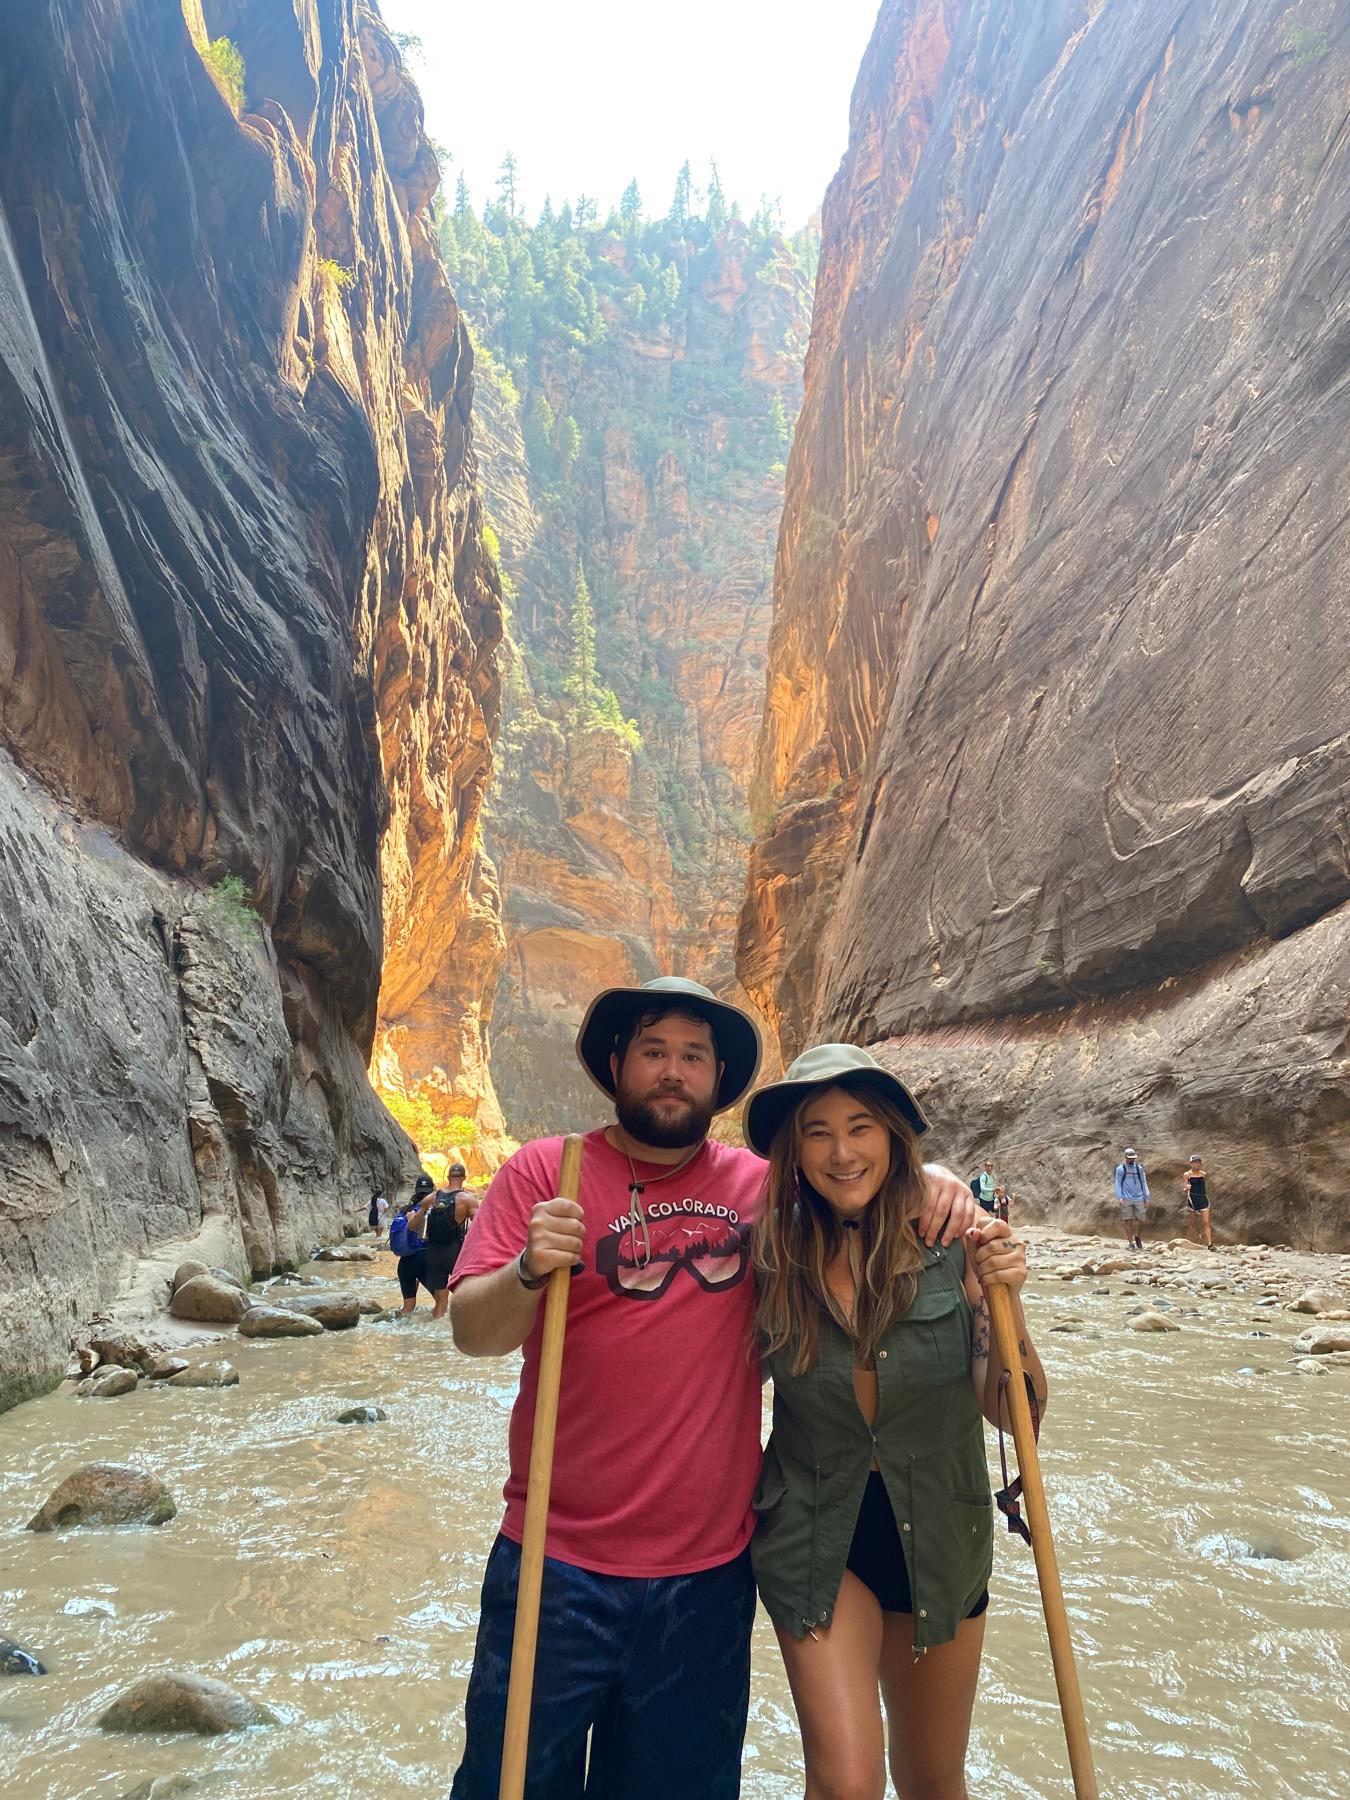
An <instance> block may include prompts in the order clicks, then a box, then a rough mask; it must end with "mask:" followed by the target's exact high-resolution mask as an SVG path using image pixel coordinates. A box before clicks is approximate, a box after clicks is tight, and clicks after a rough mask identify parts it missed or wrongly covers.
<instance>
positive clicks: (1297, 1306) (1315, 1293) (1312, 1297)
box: [1289, 1287, 1346, 1313]
mask: <svg viewBox="0 0 1350 1800" xmlns="http://www.w3.org/2000/svg"><path fill="white" fill-rule="evenodd" d="M1345 1301H1346V1296H1345V1295H1344V1294H1341V1293H1338V1292H1337V1291H1336V1289H1335V1288H1328V1287H1320V1288H1309V1289H1308V1291H1307V1293H1306V1294H1300V1295H1299V1297H1298V1299H1297V1300H1295V1301H1294V1303H1293V1305H1292V1306H1291V1307H1290V1308H1289V1310H1290V1312H1298V1313H1340V1312H1343V1311H1344V1310H1345Z"/></svg>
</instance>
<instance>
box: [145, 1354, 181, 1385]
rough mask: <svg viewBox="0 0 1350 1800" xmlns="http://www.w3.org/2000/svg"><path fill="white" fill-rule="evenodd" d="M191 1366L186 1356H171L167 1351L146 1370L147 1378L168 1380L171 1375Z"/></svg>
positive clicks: (149, 1379)
mask: <svg viewBox="0 0 1350 1800" xmlns="http://www.w3.org/2000/svg"><path fill="white" fill-rule="evenodd" d="M191 1367H192V1364H191V1363H190V1362H189V1361H188V1359H187V1357H186V1356H170V1355H169V1354H168V1352H167V1351H166V1352H164V1354H163V1355H160V1356H157V1357H156V1358H155V1359H154V1361H153V1362H152V1363H151V1364H150V1367H149V1368H148V1369H147V1370H146V1371H145V1378H146V1380H147V1381H167V1380H168V1379H169V1377H170V1376H171V1375H177V1374H179V1373H180V1372H181V1371H182V1370H183V1369H190V1368H191Z"/></svg>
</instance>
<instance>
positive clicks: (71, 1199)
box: [0, 0, 500, 1400]
mask: <svg viewBox="0 0 1350 1800" xmlns="http://www.w3.org/2000/svg"><path fill="white" fill-rule="evenodd" d="M221 37H228V38H229V39H231V40H232V41H233V43H234V45H235V46H236V48H237V50H238V51H239V53H240V54H241V56H242V58H243V64H244V71H245V73H244V87H243V96H242V104H240V105H239V109H238V113H236V108H235V105H234V104H232V103H231V101H230V100H229V99H228V98H227V97H226V95H225V93H224V92H222V90H221V89H220V88H218V86H217V85H216V81H215V80H214V79H213V76H212V74H211V72H210V71H209V70H208V67H207V65H206V62H205V60H204V54H203V53H204V51H205V46H206V44H207V40H208V38H210V39H217V38H221ZM236 98H237V97H236ZM420 121H421V109H420V103H419V102H418V100H417V97H416V95H415V93H414V92H413V91H412V89H411V88H410V87H409V86H408V84H407V83H406V81H405V80H404V79H403V76H402V75H401V73H400V71H399V67H398V61H397V57H396V56H395V54H394V52H393V50H392V47H391V46H390V44H389V42H388V40H387V38H386V36H385V34H384V31H383V27H382V26H381V25H380V23H379V21H378V18H377V17H376V16H375V14H374V13H373V12H371V11H368V10H367V9H366V8H364V7H361V6H358V5H356V4H354V3H353V0H296V3H295V4H291V3H290V0H286V3H284V4H283V0H250V4H247V5H244V4H235V5H228V4H220V5H212V6H209V7H208V8H207V9H206V13H205V16H204V17H203V16H202V13H201V12H200V11H199V10H198V9H197V8H196V7H195V6H194V5H188V6H187V8H186V16H185V14H184V12H180V10H179V9H178V7H176V6H173V5H165V4H155V3H152V0H122V3H120V4H118V5H111V4H103V3H96V4H86V3H85V0H79V3H76V0H69V3H68V4H67V3H64V0H52V4H50V5H45V6H41V7H29V8H19V9H17V10H16V11H15V13H14V15H13V17H12V18H11V19H10V20H9V22H8V39H7V44H6V54H5V56H4V58H3V62H2V64H0V132H2V133H3V146H2V148H0V208H2V210H3V217H2V218H0V392H2V394H3V402H2V403H0V494H2V496H3V505H0V740H2V743H0V832H2V833H3V844H4V853H3V856H0V932H2V933H3V955H0V1282H3V1284H4V1286H3V1300H2V1301H0V1307H2V1308H3V1317H2V1318H0V1400H4V1399H13V1398H15V1397H17V1396H19V1395H20V1394H22V1393H23V1392H27V1391H31V1389H33V1388H34V1387H36V1386H40V1385H42V1384H43V1383H44V1382H49V1381H50V1380H52V1379H55V1378H56V1377H57V1376H58V1375H59V1373H60V1370H61V1367H62V1366H63V1365H64V1361H65V1350H66V1341H67V1338H68V1335H69V1331H70V1327H71V1325H72V1323H73V1322H74V1320H75V1318H76V1316H77V1315H78V1314H80V1313H83V1312H87V1311H89V1310H92V1309H93V1308H94V1307H96V1306H98V1305H99V1304H101V1303H103V1302H105V1301H107V1300H108V1299H109V1297H110V1296H111V1295H112V1293H113V1292H114V1291H115V1288H116V1285H117V1282H118V1279H119V1275H120V1274H121V1272H122V1269H123V1265H124V1264H125V1262H126V1261H127V1258H128V1256H129V1255H130V1254H132V1253H135V1252H137V1251H140V1250H143V1249H145V1248H146V1247H148V1246H151V1245H153V1244H155V1243H156V1242H161V1241H164V1240H167V1239H174V1238H179V1237H187V1236H190V1235H192V1234H194V1233H195V1232H197V1230H198V1229H199V1227H201V1226H202V1224H203V1221H205V1222H206V1223H207V1225H208V1226H209V1227H210V1228H211V1229H212V1230H213V1231H214V1232H215V1236H214V1238H213V1244H214V1245H215V1247H216V1255H217V1256H218V1257H227V1258H228V1259H229V1260H231V1261H232V1262H234V1263H235V1264H236V1266H237V1267H238V1268H239V1270H240V1271H241V1272H242V1271H244V1270H245V1269H252V1270H254V1271H260V1270H264V1269H269V1268H272V1267H273V1266H275V1265H276V1264H277V1263H279V1262H286V1261H291V1260H294V1259H295V1258H296V1257H297V1256H299V1255H302V1254H304V1253H305V1252H306V1251H307V1249H308V1248H309V1247H310V1245H311V1244H313V1243H315V1242H318V1241H320V1240H321V1238H322V1237H323V1236H324V1235H328V1236H331V1235H332V1234H334V1233H335V1232H340V1230H341V1228H342V1225H343V1223H344V1221H351V1220H352V1219H354V1218H355V1217H356V1216H357V1214H358V1213H363V1212H364V1207H365V1202H366V1201H367V1200H368V1197H369V1193H370V1190H371V1188H372V1187H373V1186H375V1185H377V1184H379V1185H386V1184H394V1183H397V1182H398V1181H399V1180H400V1179H401V1178H402V1176H403V1175H404V1174H406V1173H407V1171H408V1169H409V1167H410V1164H411V1147H410V1146H409V1144H408V1143H407V1141H406V1139H404V1138H403V1137H402V1135H401V1133H399V1132H398V1131H397V1130H396V1129H395V1128H394V1127H393V1125H392V1122H391V1121H390V1120H389V1118H388V1116H387V1114H385V1113H384V1111H383V1109H382V1108H381V1107H380V1106H379V1104H378V1102H377V1101H376V1100H375V1098H374V1095H373V1094H372V1092H371V1089H370V1087H369V1084H368V1081H367V1079H366V1074H365V1065H366V1062H367V1059H368V1057H369V1054H370V1051H371V1048H372V1043H373V1040H374V1036H375V1031H376V1024H377V1018H378V1017H379V1008H380V975H381V963H382V960H383V959H386V958H387V962H388V971H389V975H388V981H387V983H386V991H387V992H388V993H389V994H390V995H391V996H392V997H393V998H394V1001H395V1003H396V1007H397V1011H396V1013H394V1014H392V1015H391V1014H390V1013H389V1010H388V1008H387V1007H386V1012H385V1019H386V1023H387V1024H390V1025H398V1026H402V1027H404V1028H405V1029H406V1030H407V1031H408V1032H409V1033H410V1034H411V1035H412V1036H413V1037H414V1038H417V1040H418V1056H419V1057H421V1058H423V1059H424V1061H425V1063H426V1065H427V1066H428V1067H431V1066H432V1065H433V1064H435V1063H436V1062H437V1061H438V1060H443V1061H444V1062H445V1063H446V1065H447V1066H448V1067H449V1068H450V1071H451V1075H452V1077H457V1076H458V1067H457V1066H456V1064H455V1062H454V1059H455V1058H456V1057H461V1056H468V1057H470V1058H472V1056H473V1055H474V1054H479V1055H480V1056H481V1046H476V1045H475V1044H474V1043H473V1042H470V1043H468V1044H461V1043H460V1042H458V1041H456V1040H453V1039H452V1040H450V1041H449V1042H448V1044H447V1046H446V1048H445V1050H444V1052H443V1054H442V1056H441V1057H439V1058H438V1056H437V1053H436V1050H435V1047H434V1045H433V1044H432V1043H431V1042H430V1041H429V1038H430V1034H429V1033H428V1032H427V1029H426V1015H427V1007H428V1005H429V1004H434V1002H435V997H436V993H437V987H438V983H440V982H442V981H443V979H444V975H443V970H444V967H445V964H446V960H447V958H448V957H450V956H451V955H453V953H454V949H455V945H456V943H457V940H458V937H459V934H460V932H461V931H462V930H465V929H467V930H468V931H469V932H470V934H471V935H473V936H475V937H476V938H478V939H480V940H481V939H486V940H489V941H488V943H487V946H486V948H485V949H480V951H479V952H478V954H479V955H480V956H481V957H483V958H484V959H485V966H487V965H490V964H491V959H492V957H493V956H494V955H497V954H499V948H500V946H499V940H498V941H497V942H495V943H494V942H492V941H491V940H492V937H493V926H492V923H491V921H490V920H489V921H488V922H487V923H485V922H484V919H483V916H482V915H483V914H485V913H486V914H490V912H491V892H490V887H489V885H488V884H486V883H485V882H484V883H482V884H480V885H479V887H478V888H477V889H476V888H475V881H476V879H477V877H476V873H475V871H476V869H477V868H478V862H477V856H476V851H475V835H476V834H475V826H476V822H477V814H478V808H479V803H480V800H481V797H482V791H483V786H484V783H485V780H486V777H487V772H488V767H489V760H490V758H489V740H490V737H491V734H492V731H493V729H494V727H495V721H496V715H497V709H498V687H497V675H496V669H495V661H494V650H495V645H496V643H497V641H498V638H499V636H500V605H499V594H498V591H497V586H496V577H495V572H494V570H493V568H492V566H491V564H490V561H489V560H488V559H487V558H485V556H484V554H483V552H482V548H481V532H480V524H479V511H478V502H477V500H476V498H475V496H474V489H473V461H472V452H471V449H470V445H469V439H468V417H469V402H470V392H471V357H470V352H469V348H468V342H467V337H466V334H465V332H464V330H463V328H462V326H461V324H460V321H459V318H458V315H457V312H456V308H455V303H454V300H453V297H452V295H451V293H450V291H449V288H448V287H447V285H446V281H445V278H444V275H443V273H442V271H441V269H440V265H439V263H438V262H437V260H436V257H435V255H434V253H433V251H432V247H431V240H430V237H429V225H428V217H429V215H428V207H429V203H430V200H431V196H432V193H433V190H434V187H435V184H436V179H437V169H436V162H435V158H434V157H433V155H432V153H431V151H430V149H429V147H428V145H427V144H426V142H425V139H424V138H423V136H422V132H421V122H420ZM226 878H230V879H232V880H233V882H234V884H235V891H234V894H233V896H231V895H230V894H229V893H220V892H218V891H217V889H218V884H219V883H220V882H221V881H222V879H226ZM382 890H383V893H382ZM489 986H490V983H489ZM419 1033H420V1034H421V1035H420V1037H419V1036H418V1034H419Z"/></svg>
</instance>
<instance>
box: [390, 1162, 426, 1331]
mask: <svg viewBox="0 0 1350 1800" xmlns="http://www.w3.org/2000/svg"><path fill="white" fill-rule="evenodd" d="M435 1198H436V1183H435V1182H434V1181H433V1180H432V1179H431V1177H430V1175H419V1176H418V1177H417V1180H416V1182H415V1183H414V1185H413V1197H412V1199H411V1200H409V1201H408V1203H407V1205H406V1206H404V1207H402V1208H400V1210H399V1211H398V1213H397V1214H396V1215H395V1217H394V1222H393V1224H392V1225H391V1226H390V1227H389V1248H390V1249H391V1250H392V1251H393V1253H394V1255H395V1256H396V1257H397V1258H398V1291H399V1293H400V1294H402V1296H403V1316H404V1317H405V1318H406V1317H407V1316H408V1314H409V1313H412V1312H416V1310H417V1284H418V1282H419V1281H420V1282H421V1284H422V1286H423V1287H424V1288H426V1290H427V1292H428V1293H429V1294H431V1299H432V1304H433V1305H434V1304H435V1300H436V1296H435V1294H432V1293H431V1288H430V1286H429V1285H428V1282H427V1246H426V1240H425V1239H424V1238H423V1236H422V1226H423V1223H424V1221H425V1219H426V1216H427V1214H428V1213H429V1212H430V1211H431V1207H432V1203H433V1202H434V1200H435Z"/></svg>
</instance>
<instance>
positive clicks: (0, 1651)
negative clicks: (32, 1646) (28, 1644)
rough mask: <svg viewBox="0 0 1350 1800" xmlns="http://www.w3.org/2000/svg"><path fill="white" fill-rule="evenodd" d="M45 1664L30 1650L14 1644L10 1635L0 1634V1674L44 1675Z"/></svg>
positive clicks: (45, 1671) (45, 1670)
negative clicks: (3, 1635)
mask: <svg viewBox="0 0 1350 1800" xmlns="http://www.w3.org/2000/svg"><path fill="white" fill-rule="evenodd" d="M46 1673H47V1669H46V1666H45V1664H43V1663H41V1662H39V1661H38V1659H37V1657H36V1656H34V1654H33V1652H32V1651H31V1650H25V1649H24V1647H23V1645H22V1644H16V1643H15V1641H14V1639H13V1638H11V1637H2V1636H0V1675H45V1674H46Z"/></svg>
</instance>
